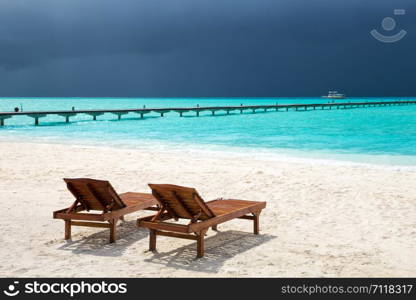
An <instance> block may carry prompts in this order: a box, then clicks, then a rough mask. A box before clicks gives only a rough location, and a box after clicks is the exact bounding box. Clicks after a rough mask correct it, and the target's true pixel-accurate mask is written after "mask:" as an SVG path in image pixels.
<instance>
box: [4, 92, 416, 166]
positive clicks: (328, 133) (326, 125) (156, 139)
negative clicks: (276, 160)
mask: <svg viewBox="0 0 416 300" xmlns="http://www.w3.org/2000/svg"><path fill="white" fill-rule="evenodd" d="M383 100H384V101H389V100H399V99H392V98H349V99H347V100H338V101H341V102H342V101H351V102H355V101H383ZM400 100H406V99H405V98H402V99H400ZM276 102H277V103H279V104H285V103H326V102H327V100H324V99H321V98H290V99H283V98H282V99H281V98H273V99H266V98H261V99H236V98H232V99H229V98H226V99H221V98H206V99H205V98H195V99H189V98H188V99H176V98H172V99H166V98H164V99H154V98H152V99H144V98H137V99H133V98H120V99H118V98H88V99H86V98H36V99H35V98H30V99H22V98H0V111H12V110H13V108H14V107H16V106H18V107H20V106H23V110H24V111H29V110H31V111H32V110H70V109H71V107H72V106H75V108H76V109H106V108H113V109H114V108H115V109H118V108H142V107H143V106H144V105H146V107H147V108H151V107H189V106H192V107H193V106H196V105H197V104H199V105H200V106H211V105H230V106H231V105H240V104H244V105H257V104H275V103H276ZM122 118H123V119H122V120H121V121H118V120H117V117H116V116H115V115H112V114H105V115H103V116H99V117H98V119H97V121H92V117H91V116H88V115H85V114H79V115H77V116H76V117H72V118H71V122H70V123H69V124H66V123H65V122H64V118H63V117H59V116H47V117H45V118H42V119H40V126H33V122H34V121H33V119H32V118H29V117H24V116H18V117H13V118H12V119H7V120H6V121H5V122H6V126H4V127H1V128H0V139H1V140H8V139H13V140H22V141H31V142H52V143H63V144H85V145H103V146H110V147H127V148H146V149H155V148H160V149H175V150H176V151H181V152H186V151H221V152H223V153H227V155H233V154H243V155H247V154H251V155H254V156H256V157H263V158H272V157H291V158H302V159H325V160H334V161H346V162H361V163H371V164H387V165H404V166H416V105H409V106H390V107H374V108H356V109H345V110H344V109H340V110H334V109H333V110H324V111H322V110H316V111H307V112H305V111H297V112H296V111H289V112H286V111H280V112H267V113H263V112H257V113H256V114H252V113H251V112H248V111H246V112H245V113H244V114H242V115H240V113H239V112H238V113H237V112H233V113H232V114H230V115H228V116H227V115H225V112H218V113H217V115H216V116H211V113H210V112H204V113H201V116H200V117H196V116H195V113H193V112H189V113H185V114H184V117H182V118H180V117H179V115H178V114H177V113H175V112H172V113H168V114H165V117H163V118H160V117H159V115H158V114H156V113H151V114H147V115H146V117H145V118H144V119H140V118H139V115H137V114H134V113H130V114H128V115H125V116H123V117H122Z"/></svg>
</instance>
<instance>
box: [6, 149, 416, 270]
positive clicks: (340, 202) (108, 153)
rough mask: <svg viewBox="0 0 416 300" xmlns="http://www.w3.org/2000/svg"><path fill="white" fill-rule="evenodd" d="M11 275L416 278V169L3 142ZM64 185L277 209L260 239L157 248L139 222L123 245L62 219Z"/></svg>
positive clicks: (221, 237) (247, 232) (239, 224)
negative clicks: (94, 184) (166, 186)
mask: <svg viewBox="0 0 416 300" xmlns="http://www.w3.org/2000/svg"><path fill="white" fill-rule="evenodd" d="M0 149H1V158H0V201H1V207H2V218H1V219H0V230H1V235H0V245H1V247H0V276H1V277H32V276H35V277H38V276H39V277H41V276H43V277H90V276H91V277H92V276H94V277H96V276H97V277H160V276H161V277H254V276H256V277H258V276H261V277H268V276H277V277H386V276H389V277H390V276H391V277H409V276H412V277H415V276H416V256H415V253H416V185H415V183H416V171H414V170H411V169H400V168H394V167H386V168H383V167H375V166H374V167H371V166H348V165H325V164H316V163H315V164H310V163H306V162H302V163H301V162H298V163H296V162H290V163H289V162H279V161H265V160H256V159H248V158H245V159H242V158H238V157H228V158H227V157H223V156H215V155H206V154H197V153H195V154H178V153H177V152H175V153H168V152H148V151H144V150H129V149H111V148H94V147H83V146H65V145H56V144H55V145H47V144H30V143H14V142H1V143H0ZM63 177H91V178H96V179H106V180H109V181H111V183H112V184H113V186H114V187H115V188H116V190H117V191H118V192H119V193H122V192H127V191H137V192H150V191H149V188H148V187H147V183H149V182H151V183H172V184H178V185H185V186H192V187H195V188H197V189H198V190H199V191H200V193H201V195H202V196H203V197H204V198H205V199H206V200H212V199H215V198H217V197H224V198H227V197H232V198H240V199H246V200H259V201H267V203H268V206H267V208H266V209H265V210H264V212H263V214H262V217H261V219H260V222H261V223H260V225H261V235H259V236H254V235H253V234H252V233H251V231H252V224H251V223H250V222H248V221H245V220H235V221H231V222H227V223H224V224H222V225H220V226H219V230H220V232H218V233H216V232H213V231H209V232H208V237H207V239H206V256H205V258H203V259H199V260H196V259H195V255H196V252H195V249H196V245H195V243H194V242H192V241H187V240H180V239H172V238H167V237H159V238H158V253H157V254H153V253H151V252H147V248H148V232H147V230H145V229H137V228H136V226H135V220H136V219H137V217H139V216H144V215H147V214H149V212H140V213H135V214H130V215H128V216H127V217H126V222H125V223H123V224H122V225H121V226H120V227H119V239H118V241H117V243H116V244H111V245H110V244H108V231H107V230H105V229H97V228H85V227H74V228H73V238H72V241H69V242H66V241H64V239H63V236H64V224H63V221H61V220H54V219H52V212H53V211H54V210H57V209H62V208H65V207H68V206H69V205H70V204H71V203H72V202H73V198H72V195H71V194H70V193H69V192H68V191H67V189H66V186H65V184H64V182H63V181H62V178H63Z"/></svg>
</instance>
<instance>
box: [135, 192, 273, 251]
mask: <svg viewBox="0 0 416 300" xmlns="http://www.w3.org/2000/svg"><path fill="white" fill-rule="evenodd" d="M149 186H150V187H151V189H152V193H153V196H154V197H155V198H156V199H157V200H158V201H159V204H160V209H159V211H158V213H157V214H156V215H154V216H149V217H144V218H140V219H138V220H137V225H138V226H139V227H146V228H148V229H149V230H150V241H149V250H150V251H155V250H156V237H157V236H158V235H161V236H168V237H175V238H182V239H189V240H196V241H197V257H198V258H200V257H203V256H204V237H205V233H206V232H207V231H208V229H209V228H210V227H212V229H214V230H216V229H217V225H218V224H221V223H224V222H227V221H229V220H232V219H236V218H239V219H246V220H252V221H253V223H254V234H259V216H260V213H261V211H262V210H263V209H264V208H265V207H266V202H256V201H245V200H234V199H231V200H222V199H221V200H213V201H209V202H204V200H203V199H202V198H201V196H200V195H199V194H198V192H197V191H196V190H195V189H193V188H187V187H182V186H176V185H168V184H149ZM169 219H175V220H178V219H189V220H190V221H189V223H188V224H187V225H181V224H175V223H168V222H165V221H166V220H169Z"/></svg>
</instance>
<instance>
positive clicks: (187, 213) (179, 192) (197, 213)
mask: <svg viewBox="0 0 416 300" xmlns="http://www.w3.org/2000/svg"><path fill="white" fill-rule="evenodd" d="M149 186H150V188H151V189H152V193H153V196H154V197H155V198H156V199H157V200H158V201H159V203H160V204H161V205H164V206H165V208H166V210H167V211H168V212H169V213H171V214H173V217H178V218H184V219H194V218H195V217H198V218H197V219H199V220H207V219H210V218H213V217H215V215H214V213H213V212H212V211H211V209H210V208H209V207H208V206H207V205H206V204H205V202H204V200H203V199H202V198H201V196H200V195H199V194H198V192H197V191H196V190H195V189H193V188H188V187H183V186H177V185H171V184H149Z"/></svg>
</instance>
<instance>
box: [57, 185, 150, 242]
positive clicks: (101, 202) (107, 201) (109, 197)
mask: <svg viewBox="0 0 416 300" xmlns="http://www.w3.org/2000/svg"><path fill="white" fill-rule="evenodd" d="M64 181H65V182H66V185H67V188H68V190H69V191H70V192H71V193H72V194H73V195H74V197H75V199H76V200H75V202H74V203H73V204H72V205H71V206H70V207H69V208H65V209H61V210H58V211H55V212H54V213H53V218H54V219H63V220H64V221H65V239H70V238H71V226H86V227H100V228H110V243H114V242H115V240H116V226H117V222H118V221H119V220H123V218H124V215H127V214H129V213H132V212H135V211H138V210H142V209H147V210H154V211H156V210H158V207H157V206H156V205H158V202H157V200H156V199H155V198H154V197H153V196H152V194H144V193H131V192H129V193H124V194H117V193H116V191H115V190H114V188H113V187H112V186H111V184H110V183H109V182H108V181H103V180H95V179H88V178H78V179H67V178H64ZM83 211H87V212H89V211H101V213H82V212H83ZM73 220H77V221H73ZM91 221H92V222H91Z"/></svg>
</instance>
